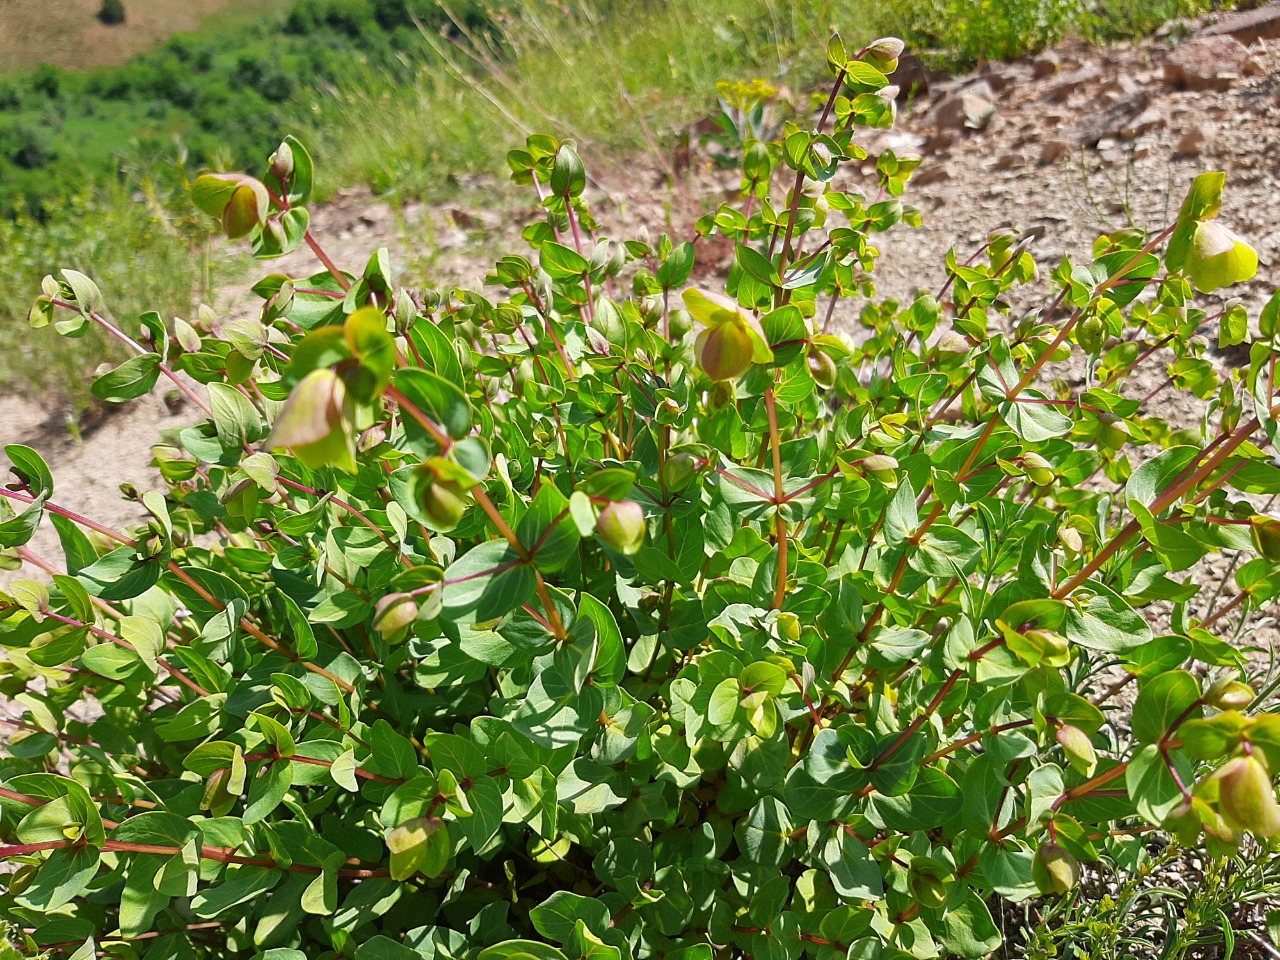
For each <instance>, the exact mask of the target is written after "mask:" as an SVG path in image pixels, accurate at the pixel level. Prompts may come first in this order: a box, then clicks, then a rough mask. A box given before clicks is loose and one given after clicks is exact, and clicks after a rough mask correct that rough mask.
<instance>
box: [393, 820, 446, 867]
mask: <svg viewBox="0 0 1280 960" xmlns="http://www.w3.org/2000/svg"><path fill="white" fill-rule="evenodd" d="M441 826H442V822H441V820H440V818H439V817H414V818H413V819H411V820H406V821H405V822H404V823H402V824H400V825H399V826H398V827H395V828H393V829H392V830H391V831H390V832H389V833H388V834H387V849H388V850H390V851H391V864H390V867H391V879H393V880H408V879H409V878H410V877H412V876H413V875H414V874H415V873H417V872H418V870H419V869H421V867H422V866H423V864H424V863H425V862H426V859H427V853H428V849H429V846H430V842H431V835H432V834H433V833H435V832H436V831H437V830H439V829H440V827H441Z"/></svg>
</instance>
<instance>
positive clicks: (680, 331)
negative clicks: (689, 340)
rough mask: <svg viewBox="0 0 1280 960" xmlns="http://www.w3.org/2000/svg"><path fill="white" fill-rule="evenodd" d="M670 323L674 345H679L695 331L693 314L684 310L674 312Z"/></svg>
mask: <svg viewBox="0 0 1280 960" xmlns="http://www.w3.org/2000/svg"><path fill="white" fill-rule="evenodd" d="M670 321H671V341H672V342H673V343H679V342H680V341H681V340H683V339H684V338H685V337H687V336H688V335H689V331H690V330H692V329H693V314H691V313H690V312H689V311H688V310H685V309H683V308H679V309H676V310H672V311H671V317H670Z"/></svg>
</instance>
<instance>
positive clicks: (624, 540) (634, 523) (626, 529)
mask: <svg viewBox="0 0 1280 960" xmlns="http://www.w3.org/2000/svg"><path fill="white" fill-rule="evenodd" d="M644 533H645V524H644V508H643V507H641V506H640V504H638V503H636V502H635V501H634V500H615V501H614V502H613V503H610V504H609V505H608V506H606V507H605V508H604V509H603V510H601V511H600V516H599V517H597V518H596V536H597V537H599V538H600V540H601V541H603V542H604V543H606V544H607V545H608V546H610V547H612V548H613V549H614V550H617V551H618V552H619V553H621V554H622V555H623V556H624V557H630V556H634V555H635V554H637V553H639V552H640V548H641V547H642V546H644Z"/></svg>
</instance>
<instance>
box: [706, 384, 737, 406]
mask: <svg viewBox="0 0 1280 960" xmlns="http://www.w3.org/2000/svg"><path fill="white" fill-rule="evenodd" d="M736 399H737V393H736V391H735V390H734V389H733V384H732V383H728V382H727V381H724V380H720V381H718V382H716V383H715V384H713V385H712V387H711V391H710V392H709V393H708V394H707V410H708V411H709V412H711V413H715V412H716V411H717V410H722V409H724V408H725V407H727V406H728V405H729V404H731V403H733V401H734V400H736Z"/></svg>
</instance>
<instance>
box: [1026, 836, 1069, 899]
mask: <svg viewBox="0 0 1280 960" xmlns="http://www.w3.org/2000/svg"><path fill="white" fill-rule="evenodd" d="M1031 878H1032V879H1033V880H1034V881H1035V884H1036V886H1037V887H1039V888H1040V892H1041V893H1044V894H1059V895H1061V894H1064V893H1069V892H1070V891H1071V890H1072V889H1073V888H1074V887H1075V885H1076V884H1078V883H1079V882H1080V861H1079V860H1077V859H1076V858H1075V857H1073V856H1072V855H1071V854H1069V853H1067V851H1065V850H1063V849H1062V847H1060V846H1058V845H1057V844H1056V843H1044V844H1041V845H1040V848H1039V849H1038V850H1036V855H1035V859H1033V860H1032V861H1031Z"/></svg>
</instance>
